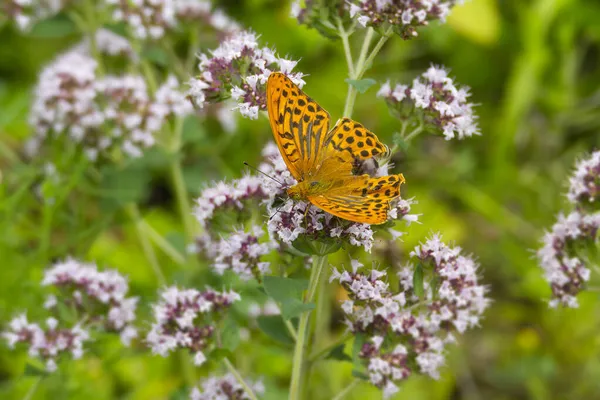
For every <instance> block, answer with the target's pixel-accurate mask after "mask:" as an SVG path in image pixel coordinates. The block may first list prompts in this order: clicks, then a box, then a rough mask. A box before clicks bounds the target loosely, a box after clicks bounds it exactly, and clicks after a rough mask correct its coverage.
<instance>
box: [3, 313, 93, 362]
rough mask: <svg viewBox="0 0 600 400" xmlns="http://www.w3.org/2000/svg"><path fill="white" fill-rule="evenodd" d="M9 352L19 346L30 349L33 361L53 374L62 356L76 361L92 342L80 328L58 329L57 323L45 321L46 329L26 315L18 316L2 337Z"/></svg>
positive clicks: (78, 326) (29, 352) (53, 320)
mask: <svg viewBox="0 0 600 400" xmlns="http://www.w3.org/2000/svg"><path fill="white" fill-rule="evenodd" d="M2 336H3V337H4V339H6V341H7V342H8V345H9V347H10V348H15V346H16V345H17V344H19V343H22V344H25V345H27V346H28V348H29V350H28V354H29V356H30V357H39V358H41V359H42V360H44V362H45V364H46V370H47V371H48V372H54V371H56V368H57V364H56V362H57V360H58V358H59V357H60V356H61V354H70V356H71V357H72V358H73V359H75V360H77V359H79V358H81V356H82V355H83V344H84V342H86V341H87V340H89V333H88V332H87V331H86V330H85V329H83V328H82V327H81V326H80V325H75V326H74V327H72V328H59V327H58V320H56V319H55V318H52V317H51V318H48V319H46V327H45V328H43V327H42V326H41V325H39V324H36V323H31V322H29V321H28V320H27V316H26V315H25V314H22V315H19V316H18V317H16V318H14V319H13V320H12V321H10V323H9V328H8V330H6V331H4V332H3V333H2Z"/></svg>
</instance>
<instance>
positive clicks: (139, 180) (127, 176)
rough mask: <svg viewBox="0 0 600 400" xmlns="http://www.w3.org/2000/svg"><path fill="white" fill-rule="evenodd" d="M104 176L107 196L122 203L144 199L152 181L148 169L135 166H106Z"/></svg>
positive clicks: (103, 182)
mask: <svg viewBox="0 0 600 400" xmlns="http://www.w3.org/2000/svg"><path fill="white" fill-rule="evenodd" d="M102 177H103V179H102V183H101V188H102V190H103V191H105V193H106V194H107V197H109V198H111V199H113V200H116V201H117V202H118V203H121V204H126V203H132V202H139V201H140V200H142V198H143V197H144V194H145V192H146V188H147V186H148V183H149V181H150V175H149V174H148V172H147V170H145V169H142V168H137V167H134V166H128V167H125V168H117V167H109V168H106V169H105V170H104V171H103V173H102Z"/></svg>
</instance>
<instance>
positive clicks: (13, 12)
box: [0, 0, 65, 31]
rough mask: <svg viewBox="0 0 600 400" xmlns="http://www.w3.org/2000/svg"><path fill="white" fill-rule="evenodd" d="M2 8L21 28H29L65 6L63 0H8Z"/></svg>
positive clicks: (0, 7)
mask: <svg viewBox="0 0 600 400" xmlns="http://www.w3.org/2000/svg"><path fill="white" fill-rule="evenodd" d="M3 3H4V4H2V6H0V9H1V10H2V13H3V14H5V15H6V16H8V18H9V19H12V20H13V21H14V22H15V23H16V24H17V26H18V27H19V29H21V30H23V31H24V30H27V29H29V28H31V27H32V26H33V25H34V24H35V23H36V22H38V21H40V20H42V19H44V18H48V17H51V16H52V15H54V14H56V13H58V12H59V11H60V10H61V9H62V8H63V6H64V4H63V3H65V1H63V0H7V1H6V2H3Z"/></svg>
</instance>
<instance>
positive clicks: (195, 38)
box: [185, 27, 200, 79]
mask: <svg viewBox="0 0 600 400" xmlns="http://www.w3.org/2000/svg"><path fill="white" fill-rule="evenodd" d="M189 39H190V44H189V47H188V53H187V59H186V60H185V69H186V71H187V72H188V73H189V74H190V75H193V71H194V64H195V63H196V52H197V51H198V43H199V40H200V34H199V32H198V29H197V28H196V27H192V31H191V32H190V38H189ZM187 78H189V76H188V77H186V79H187Z"/></svg>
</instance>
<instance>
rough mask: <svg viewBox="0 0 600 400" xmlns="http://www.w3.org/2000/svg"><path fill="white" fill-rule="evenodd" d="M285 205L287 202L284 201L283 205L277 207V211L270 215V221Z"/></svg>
mask: <svg viewBox="0 0 600 400" xmlns="http://www.w3.org/2000/svg"><path fill="white" fill-rule="evenodd" d="M283 206H285V203H283V204H282V205H280V206H279V207H277V209H275V212H274V213H273V215H271V216H270V217H269V221H270V220H272V219H273V217H274V216H276V215H277V213H278V212H279V210H281V207H283Z"/></svg>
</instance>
